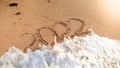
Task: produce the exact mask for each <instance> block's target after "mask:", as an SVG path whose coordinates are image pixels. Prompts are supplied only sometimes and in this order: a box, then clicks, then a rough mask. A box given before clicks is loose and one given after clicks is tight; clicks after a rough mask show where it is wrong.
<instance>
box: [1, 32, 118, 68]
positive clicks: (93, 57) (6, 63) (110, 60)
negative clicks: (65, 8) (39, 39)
mask: <svg viewBox="0 0 120 68" xmlns="http://www.w3.org/2000/svg"><path fill="white" fill-rule="evenodd" d="M0 68H120V43H119V41H117V40H114V39H109V38H107V37H101V36H99V35H97V34H95V33H93V32H92V33H90V34H88V35H86V36H85V37H78V36H75V37H73V38H64V40H63V42H61V43H55V45H54V47H53V48H52V47H50V46H49V45H47V46H46V45H41V44H39V48H38V49H37V50H35V51H32V50H31V49H29V48H28V49H27V51H26V52H25V53H24V52H22V51H21V50H19V49H18V48H16V47H11V48H9V49H8V52H5V53H4V54H3V55H2V56H1V57H0Z"/></svg>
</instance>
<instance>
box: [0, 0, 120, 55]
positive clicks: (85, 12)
mask: <svg viewBox="0 0 120 68" xmlns="http://www.w3.org/2000/svg"><path fill="white" fill-rule="evenodd" d="M110 7H111V6H109V5H108V2H107V0H105V1H101V0H95V1H89V0H74V1H73V0H24V1H21V0H11V1H9V0H1V1H0V8H1V10H0V55H1V54H3V52H5V51H6V50H7V49H8V48H9V47H11V46H16V47H18V48H20V49H22V50H24V48H26V47H28V46H29V45H31V44H32V42H33V41H35V38H36V41H35V44H34V46H36V45H37V43H41V42H40V37H39V35H38V34H36V33H37V30H38V29H41V28H42V27H49V28H52V29H54V31H57V34H58V36H60V37H61V36H62V35H63V34H64V32H66V27H67V26H66V27H65V26H63V25H57V26H56V27H53V26H54V24H55V23H56V22H64V23H65V24H67V25H69V26H71V27H70V29H71V31H70V32H69V33H68V34H67V35H68V36H71V35H73V34H74V31H75V30H76V29H78V26H81V25H82V24H73V23H74V22H75V23H78V21H77V20H73V21H70V22H71V24H68V20H70V19H71V18H75V19H80V20H82V21H84V22H85V28H84V29H83V30H82V31H86V30H87V29H88V28H92V29H93V30H94V32H95V33H97V34H99V35H101V36H106V37H109V38H113V39H120V30H119V28H120V27H119V26H120V24H119V22H120V20H119V18H120V13H119V11H120V10H116V9H113V8H110ZM113 10H114V11H113ZM115 10H116V11H115ZM76 25H77V26H76ZM58 27H59V28H58ZM44 31H46V32H44ZM41 32H42V35H43V36H44V39H46V40H45V41H51V42H52V41H53V40H54V39H53V33H52V31H49V30H47V29H46V30H43V31H41ZM47 32H48V33H49V34H48V33H47ZM54 35H55V34H54ZM33 36H35V37H33ZM51 38H52V40H51ZM45 41H44V42H45ZM32 48H34V47H32Z"/></svg>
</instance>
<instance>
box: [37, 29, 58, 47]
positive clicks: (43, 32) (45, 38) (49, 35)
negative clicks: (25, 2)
mask: <svg viewBox="0 0 120 68" xmlns="http://www.w3.org/2000/svg"><path fill="white" fill-rule="evenodd" d="M37 34H38V35H39V40H40V41H42V43H43V44H49V43H50V44H51V45H53V44H54V40H55V37H56V41H58V40H59V36H58V34H57V33H56V31H54V30H53V29H52V28H49V27H42V28H40V29H37Z"/></svg>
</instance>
